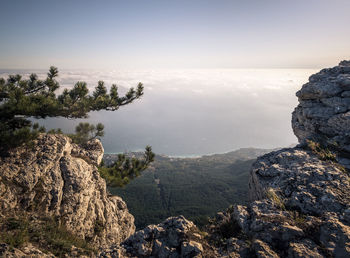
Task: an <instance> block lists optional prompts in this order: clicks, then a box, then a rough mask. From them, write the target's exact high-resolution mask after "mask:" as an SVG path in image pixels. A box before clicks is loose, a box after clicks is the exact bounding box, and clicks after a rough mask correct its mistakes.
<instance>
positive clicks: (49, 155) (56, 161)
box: [0, 134, 135, 247]
mask: <svg viewBox="0 0 350 258" xmlns="http://www.w3.org/2000/svg"><path fill="white" fill-rule="evenodd" d="M102 156H103V147H102V145H101V143H100V141H98V140H95V141H92V142H90V143H89V144H88V145H87V146H86V147H85V148H82V147H79V146H78V145H76V144H73V143H72V142H71V140H70V139H69V138H68V137H66V136H63V135H50V134H42V135H40V137H39V138H38V139H37V140H36V142H35V143H34V146H33V147H32V148H30V149H25V148H18V149H15V150H14V151H12V152H11V153H10V154H9V156H8V157H3V158H1V160H0V171H1V175H0V176H1V177H0V197H1V198H0V218H1V217H3V218H5V217H9V216H15V215H16V216H17V215H19V214H23V213H26V214H27V215H28V214H34V215H35V216H49V217H55V218H57V219H58V220H59V223H60V225H63V226H64V227H65V228H66V229H67V230H68V231H70V232H73V233H74V234H75V235H77V236H79V237H81V238H82V239H85V240H87V241H88V242H90V243H91V244H93V245H94V246H95V247H103V246H107V245H110V244H112V243H120V242H122V241H124V240H125V239H126V238H127V237H129V236H130V235H131V234H132V233H134V231H135V226H134V218H133V216H132V215H131V214H130V213H129V212H128V209H127V207H126V204H125V203H124V201H123V200H122V199H121V198H120V197H117V196H110V195H109V194H108V193H107V191H106V183H105V181H104V179H102V178H101V177H100V175H99V172H98V170H97V167H96V165H97V164H99V163H100V162H101V159H102Z"/></svg>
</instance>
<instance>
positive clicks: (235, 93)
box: [0, 69, 316, 156]
mask: <svg viewBox="0 0 350 258" xmlns="http://www.w3.org/2000/svg"><path fill="white" fill-rule="evenodd" d="M18 72H19V73H21V74H24V75H28V74H29V72H32V71H27V70H25V71H14V70H0V77H5V76H6V75H7V74H13V73H18ZM34 72H36V73H37V74H38V75H39V76H40V77H44V76H45V74H46V72H47V71H42V70H38V71H34ZM315 72H316V70H313V69H224V70H150V71H91V70H90V71H88V70H83V71H78V70H63V71H60V75H59V78H58V80H59V81H60V83H61V88H64V87H67V88H70V87H72V86H73V85H74V83H75V82H77V81H86V82H87V83H88V86H89V88H91V89H93V88H94V87H95V86H96V85H97V81H98V80H104V81H105V82H106V84H107V86H108V87H110V86H111V84H112V83H116V84H117V85H119V86H120V89H121V92H125V90H126V89H127V88H128V87H132V86H136V85H137V83H138V82H143V83H144V86H145V95H144V96H143V97H142V99H140V100H138V101H136V102H135V103H133V104H130V105H128V106H125V107H122V108H120V110H118V111H115V112H107V111H103V112H93V113H90V118H89V119H87V120H80V119H77V120H67V119H63V118H55V119H45V120H40V123H42V124H43V125H45V126H46V127H47V128H57V127H60V128H62V129H63V130H64V131H66V132H72V131H74V127H75V125H76V124H77V123H78V122H80V121H88V122H92V123H98V122H101V123H103V124H104V125H105V133H106V134H105V137H103V138H102V142H103V145H104V147H105V151H106V152H107V153H117V152H123V151H138V150H142V149H143V148H144V147H145V146H146V145H151V146H152V147H153V150H154V151H155V152H156V153H159V154H167V155H173V156H191V155H202V154H211V153H222V152H226V151H231V150H234V149H237V148H241V147H260V148H275V147H282V146H287V145H290V144H293V143H296V142H297V140H296V137H295V136H294V135H293V132H292V129H291V123H290V121H291V113H292V111H293V109H294V107H295V106H296V105H297V98H296V97H295V92H296V91H297V90H298V89H299V88H300V87H301V86H302V84H304V83H305V82H307V79H308V77H309V76H310V75H311V74H313V73H315Z"/></svg>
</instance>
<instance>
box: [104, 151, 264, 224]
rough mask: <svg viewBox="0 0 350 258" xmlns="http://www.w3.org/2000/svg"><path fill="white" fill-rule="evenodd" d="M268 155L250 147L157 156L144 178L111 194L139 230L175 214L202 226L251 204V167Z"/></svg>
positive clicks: (110, 155) (110, 158) (111, 189)
mask: <svg viewBox="0 0 350 258" xmlns="http://www.w3.org/2000/svg"><path fill="white" fill-rule="evenodd" d="M267 152H269V150H264V149H253V148H246V149H240V150H237V151H233V152H229V153H225V154H215V155H207V156H203V157H200V158H170V157H166V156H156V159H155V162H154V163H153V164H152V167H151V168H150V169H148V170H147V171H146V172H144V173H143V175H142V176H141V177H139V178H137V179H135V180H133V181H132V182H131V183H130V184H129V185H127V186H126V187H125V188H109V190H110V192H111V193H112V194H115V195H118V196H121V197H122V198H123V199H124V200H125V201H126V202H127V203H128V207H129V210H130V212H131V213H132V214H133V215H134V216H135V224H136V227H138V228H142V227H145V226H146V225H148V224H153V223H159V222H161V221H162V220H164V219H165V218H167V217H169V216H177V215H184V216H185V217H186V218H189V219H191V220H193V221H194V222H195V223H196V225H198V226H203V225H204V224H206V222H207V219H208V217H209V216H213V215H215V213H216V212H218V211H219V210H222V209H226V208H227V207H229V206H230V205H231V204H233V203H239V204H244V203H246V202H247V201H248V178H249V170H250V167H251V164H252V163H253V162H254V158H256V157H257V156H259V155H262V154H264V153H267ZM104 158H105V159H106V160H107V161H108V162H111V161H112V160H113V159H114V158H115V155H113V154H105V156H104Z"/></svg>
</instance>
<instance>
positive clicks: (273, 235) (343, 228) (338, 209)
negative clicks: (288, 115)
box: [212, 61, 350, 257]
mask: <svg viewBox="0 0 350 258" xmlns="http://www.w3.org/2000/svg"><path fill="white" fill-rule="evenodd" d="M349 93H350V62H349V61H343V62H341V63H340V64H339V66H337V67H334V68H330V69H324V70H322V71H320V72H319V73H317V74H315V75H312V76H311V77H310V80H309V82H308V83H306V84H305V85H304V86H303V87H302V89H301V90H300V91H298V92H297V96H298V98H299V102H300V104H299V105H298V106H297V108H296V109H295V111H294V112H293V118H292V127H293V130H294V132H295V134H296V136H297V137H298V139H299V141H300V144H299V145H298V146H297V147H295V148H288V149H282V150H278V151H275V152H271V153H269V154H266V155H264V156H261V157H259V158H258V159H257V161H256V162H255V163H254V165H253V167H252V170H251V177H250V181H249V195H250V199H251V200H252V203H250V204H249V205H248V206H235V207H233V208H232V209H231V210H229V211H227V212H226V213H224V214H223V217H224V219H221V220H218V221H216V224H214V226H213V229H212V233H213V234H214V235H215V233H216V234H217V232H218V230H217V229H218V228H221V227H223V226H224V225H230V224H231V225H236V227H235V230H234V232H232V234H231V238H230V239H228V240H227V241H226V242H225V243H224V244H223V246H222V247H221V254H222V255H228V256H230V257H250V256H257V257H349V256H350V219H349V214H350V177H349V170H348V169H346V168H349V166H347V165H348V164H350V162H349V160H348V157H349V156H348V153H349V151H350V138H349V136H350V94H349ZM307 140H312V141H313V142H314V143H312V144H313V147H312V145H310V142H307ZM315 146H316V147H315ZM247 242H249V245H247Z"/></svg>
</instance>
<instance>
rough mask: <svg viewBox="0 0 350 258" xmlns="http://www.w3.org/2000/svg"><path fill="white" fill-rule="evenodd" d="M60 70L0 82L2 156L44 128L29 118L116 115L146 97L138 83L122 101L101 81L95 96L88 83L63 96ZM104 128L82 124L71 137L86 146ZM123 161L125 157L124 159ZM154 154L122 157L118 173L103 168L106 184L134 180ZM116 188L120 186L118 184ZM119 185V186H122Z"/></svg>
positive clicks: (147, 151) (115, 87)
mask: <svg viewBox="0 0 350 258" xmlns="http://www.w3.org/2000/svg"><path fill="white" fill-rule="evenodd" d="M57 76H58V69H57V68H56V67H53V66H51V67H50V69H49V72H48V73H47V77H46V79H45V80H39V79H38V76H37V75H36V74H31V75H30V76H29V79H23V78H22V76H21V75H19V74H17V75H10V76H9V77H8V79H7V80H5V79H3V78H0V155H6V153H8V151H9V150H11V149H13V148H16V147H18V146H21V145H25V144H28V143H30V142H32V141H33V140H34V139H35V138H36V137H37V136H38V135H39V133H42V132H45V128H44V127H40V126H39V125H38V124H37V123H35V124H32V122H31V121H30V120H29V118H31V117H32V118H46V117H65V118H87V117H88V113H89V112H90V111H99V110H107V111H115V110H118V109H119V107H121V106H124V105H127V104H130V103H132V102H133V101H134V100H136V99H139V98H140V97H141V96H142V95H143V85H142V83H139V84H138V85H137V88H136V90H135V89H134V88H130V89H129V91H128V92H127V93H126V94H125V96H122V97H120V96H119V94H118V87H117V86H116V85H115V84H113V85H112V87H111V89H110V90H109V92H108V90H107V88H106V86H105V84H104V82H103V81H99V82H98V85H97V87H96V88H95V90H94V92H93V93H92V95H89V90H88V88H87V84H86V83H85V82H77V83H76V84H75V85H74V87H73V88H72V89H71V90H68V89H64V90H63V91H62V93H61V94H60V95H56V93H55V92H56V91H57V90H58V89H59V87H60V85H59V83H58V81H57V80H56V77H57ZM103 129H104V126H103V125H102V124H97V125H96V126H94V125H90V124H89V123H80V124H79V125H78V126H77V127H76V130H75V132H76V133H75V134H73V135H69V136H70V137H71V138H72V139H73V141H74V142H75V143H78V144H84V143H86V142H87V141H89V140H91V139H94V138H96V137H102V136H103V135H104V132H103ZM48 133H62V131H61V130H60V129H57V130H56V129H52V130H50V131H49V132H48ZM121 157H122V156H121ZM153 159H154V153H153V152H152V150H151V148H150V147H149V146H147V147H146V151H145V155H144V159H142V160H138V159H129V158H127V157H125V156H124V157H123V158H121V159H118V161H117V162H116V163H115V164H114V170H116V169H117V170H118V173H119V174H118V173H117V172H113V173H109V172H106V171H110V170H103V168H100V171H102V172H103V173H101V175H102V176H105V177H106V178H107V182H112V181H113V182H114V181H116V180H114V179H113V177H116V178H124V179H125V178H127V179H125V180H124V181H126V180H129V179H132V178H134V177H136V176H138V175H139V173H140V171H142V170H144V169H146V168H147V166H148V165H149V164H150V163H151V162H152V161H153ZM116 185H117V184H116ZM119 185H120V184H119Z"/></svg>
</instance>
